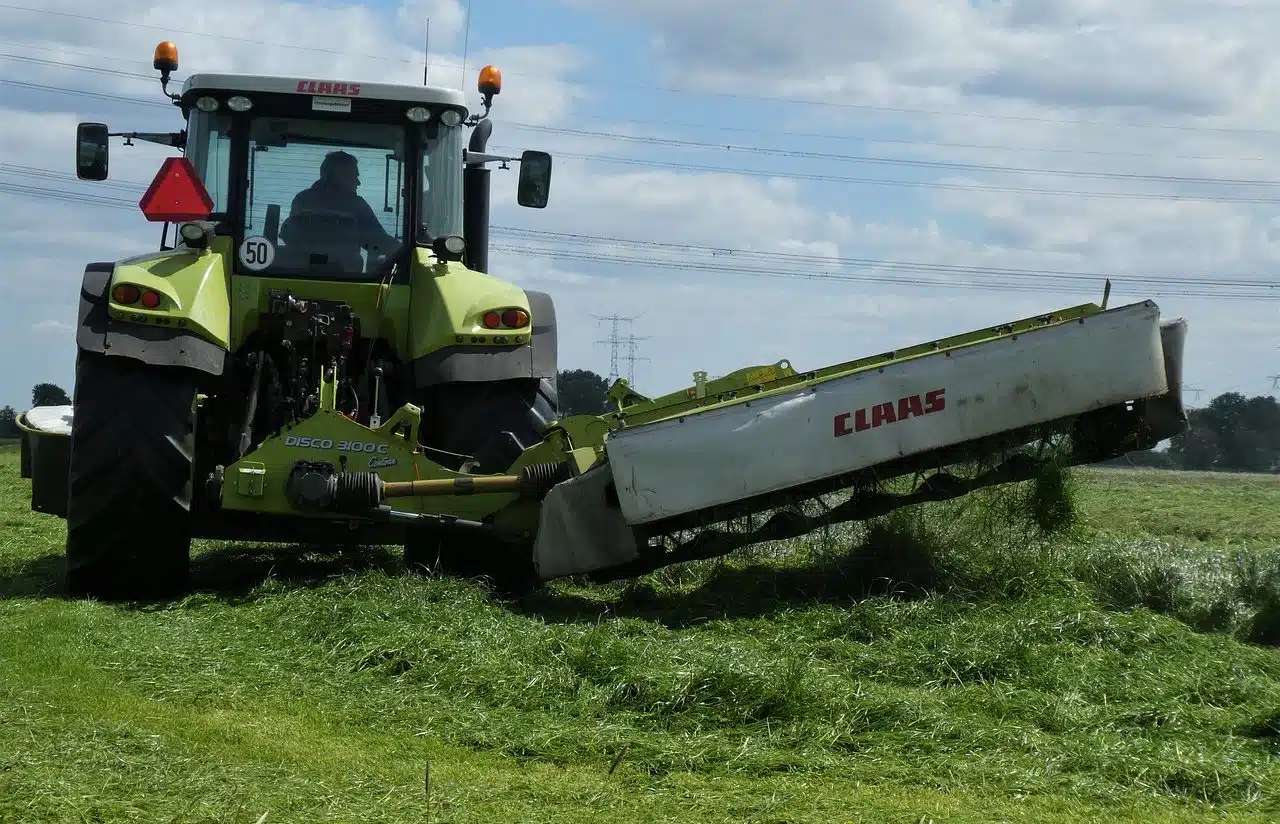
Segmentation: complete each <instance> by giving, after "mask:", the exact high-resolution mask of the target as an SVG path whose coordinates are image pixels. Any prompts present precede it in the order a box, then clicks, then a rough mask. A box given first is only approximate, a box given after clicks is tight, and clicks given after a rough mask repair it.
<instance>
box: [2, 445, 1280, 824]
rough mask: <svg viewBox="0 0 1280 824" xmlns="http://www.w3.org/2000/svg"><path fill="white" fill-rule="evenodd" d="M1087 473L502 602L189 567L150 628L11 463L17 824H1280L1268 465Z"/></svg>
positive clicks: (314, 563) (226, 559)
mask: <svg viewBox="0 0 1280 824" xmlns="http://www.w3.org/2000/svg"><path fill="white" fill-rule="evenodd" d="M1070 485H1071V487H1070V489H1069V490H1068V491H1069V492H1071V493H1072V498H1071V500H1074V503H1075V514H1076V520H1075V523H1074V525H1072V526H1070V527H1068V528H1066V529H1055V530H1054V531H1052V532H1046V530H1045V529H1044V525H1043V524H1041V525H1040V526H1037V524H1036V522H1035V519H1034V518H1030V517H1028V512H1029V511H1030V510H1031V509H1033V508H1034V506H1035V505H1036V501H1037V500H1039V499H1038V498H1037V497H1036V494H1035V493H1037V492H1044V490H1038V489H1035V488H1032V487H1030V486H1028V487H1027V488H1022V489H1016V490H1004V491H1002V492H1000V493H985V494H982V495H978V496H973V497H971V498H969V499H966V500H965V501H963V502H961V503H953V504H949V505H946V506H937V507H933V508H926V509H921V510H913V511H911V512H910V513H909V514H908V515H905V516H902V517H897V518H890V519H887V520H886V521H884V522H882V523H877V524H874V525H871V526H870V527H866V528H864V527H858V528H850V529H848V530H845V531H843V532H841V533H839V534H835V535H829V536H814V538H813V539H812V540H809V541H806V542H797V543H795V544H791V545H789V546H785V547H777V546H766V547H761V548H759V549H758V550H757V551H755V552H754V553H752V554H751V555H749V556H744V557H742V558H738V559H735V560H734V561H733V562H721V563H708V564H702V565H699V566H697V567H695V568H686V569H679V570H670V571H667V572H665V573H662V574H657V575H654V576H650V577H649V578H646V579H644V580H641V581H637V582H632V583H630V584H619V585H613V586H609V587H595V588H592V587H586V586H576V585H568V584H561V585H556V586H554V587H551V588H549V589H548V590H545V591H543V592H540V593H538V594H536V595H533V596H530V597H529V598H527V599H524V600H522V601H520V602H516V603H507V602H502V601H498V600H495V599H493V598H491V597H490V596H489V595H488V594H487V593H486V591H485V590H484V588H482V587H481V586H480V585H478V584H472V583H467V582H457V581H448V580H427V579H424V578H419V577H412V576H406V575H404V574H402V573H401V571H400V569H399V566H398V558H397V556H396V554H395V553H389V552H388V553H383V552H372V551H371V552H366V553H363V554H361V553H352V554H349V555H343V554H322V553H312V552H307V551H305V550H302V549H290V548H273V549H262V548H256V547H235V546H202V547H201V548H200V554H199V555H198V556H197V558H196V568H197V575H198V591H197V592H195V593H194V594H192V595H191V596H190V597H188V598H186V599H183V600H181V601H177V602H173V603H166V604H160V605H148V606H145V607H143V606H111V605H103V604H97V603H89V602H78V601H68V600H65V599H62V598H60V597H58V595H57V588H58V586H59V577H60V552H61V542H62V535H63V531H62V524H61V522H60V521H56V520H52V519H48V518H45V517H42V516H36V515H33V514H31V513H30V512H29V510H28V492H27V487H26V485H25V484H24V483H22V482H21V481H20V480H19V479H18V477H17V454H16V452H13V451H7V452H0V523H3V530H2V531H0V598H3V600H2V601H0V626H2V627H3V630H2V631H0V673H2V675H0V822H4V824H8V823H9V822H15V823H16V822H24V823H25V822H45V821H58V822H99V821H101V822H111V821H146V822H160V821H164V822H168V821H183V822H256V821H258V820H259V818H260V817H261V816H262V815H263V813H267V814H268V815H267V818H266V822H320V821H326V822H327V821H333V822H338V821H341V822H421V821H432V822H446V821H448V822H506V821H511V822H515V821H521V822H534V821H548V822H550V821H556V822H595V821H620V822H622V821H625V822H628V824H638V823H639V822H649V821H734V822H747V821H751V822H800V821H803V822H815V823H816V822H823V823H824V824H826V823H828V822H829V823H831V824H836V822H850V821H866V822H899V821H900V822H911V823H912V824H916V822H922V821H925V822H928V821H932V822H939V824H941V822H997V821H1028V822H1030V821H1036V822H1082V821H1258V822H1264V821H1271V822H1274V821H1276V820H1280V800H1278V799H1280V757H1278V756H1280V477H1258V476H1242V475H1230V476H1214V475H1193V474H1173V473H1158V472H1141V471H1123V470H1092V471H1087V472H1077V473H1075V474H1073V475H1072V476H1071V477H1070ZM1046 494H1047V493H1046ZM1041 497H1043V496H1041ZM1059 514H1062V513H1061V512H1060V513H1059ZM888 582H893V585H892V586H890V585H889V584H888ZM428 760H430V763H431V766H432V781H431V794H430V798H429V799H428V797H427V796H426V794H425V793H424V789H423V777H424V767H425V765H426V763H427V761H428Z"/></svg>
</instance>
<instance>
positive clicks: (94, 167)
mask: <svg viewBox="0 0 1280 824" xmlns="http://www.w3.org/2000/svg"><path fill="white" fill-rule="evenodd" d="M107 152H108V137H107V127H106V124H104V123H80V124H78V125H77V126H76V177H78V178H80V179H81V180H106V179H107Z"/></svg>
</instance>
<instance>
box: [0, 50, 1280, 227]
mask: <svg viewBox="0 0 1280 824" xmlns="http://www.w3.org/2000/svg"><path fill="white" fill-rule="evenodd" d="M0 59H6V60H17V61H28V62H33V63H37V64H39V65H44V66H58V67H63V68H69V69H75V70H77V71H89V72H101V73H106V74H111V75H114V76H121V77H129V78H136V79H140V80H149V81H154V79H155V78H154V77H153V76H151V75H147V74H142V73H138V72H126V71H121V70H115V69H108V68H103V67H98V66H88V65H81V64H75V63H68V62H65V61H58V60H44V59H41V58H35V57H29V56H27V55H17V54H12V53H7V52H0ZM3 82H7V83H12V84H14V85H28V84H25V83H24V82H22V81H3ZM30 85H31V86H33V87H37V88H42V89H43V90H45V91H54V92H73V93H74V92H77V91H80V90H73V89H65V88H63V87H58V86H43V87H42V86H40V84H30ZM89 94H92V93H89ZM112 99H118V98H116V97H115V96H112ZM136 102H138V103H144V104H150V105H156V106H166V107H168V106H169V104H168V103H167V102H164V101H160V100H158V99H157V100H142V99H137V100H136ZM506 125H509V126H511V127H513V128H516V129H521V130H525V131H532V132H538V133H545V134H558V135H565V136H572V137H590V138H598V139H602V140H610V141H615V142H625V143H632V144H641V145H647V146H663V147H672V148H684V149H697V150H702V151H715V152H722V153H734V154H748V155H761V156H772V157H782V158H789V159H797V160H815V161H828V162H835V163H856V164H868V165H883V166H900V167H907V168H917V169H935V170H952V171H966V172H986V173H996V174H1014V175H1018V174H1021V175H1041V176H1050V177H1067V178H1084V179H1098V180H1125V181H1138V182H1149V183H1166V184H1179V185H1216V186H1280V180H1259V179H1250V178H1217V177H1195V176H1186V175H1156V174H1139V173H1135V172H1108V171H1091V170H1088V169H1049V168H1040V167H1019V166H1001V165H995V164H982V163H961V162H958V161H944V160H924V159H919V158H901V157H879V156H875V155H855V154H845V153H838V152H814V151H806V150H802V149H780V148H772V147H765V146H753V145H747V144H722V143H711V142H708V141H698V140H685V139H679V138H668V137H657V136H652V135H629V134H621V133H619V132H610V131H600V130H590V129H570V128H565V127H561V126H545V125H540V124H533V123H520V122H514V121H513V122H509V123H507V124H506ZM904 142H909V141H904ZM558 154H560V155H561V156H565V157H577V158H578V159H601V160H607V161H608V162H623V161H624V160H626V161H627V162H631V160H630V159H621V158H607V157H605V156H603V155H576V156H575V155H571V154H567V153H558ZM635 162H639V161H635ZM661 165H663V166H666V165H667V164H666V163H663V164H661ZM676 167H677V168H678V165H677V166H676ZM692 168H695V169H698V170H701V169H699V167H692ZM707 170H719V171H733V172H735V173H745V172H744V171H741V170H738V169H736V168H730V169H711V168H708V169H707ZM765 174H768V175H770V176H775V175H776V176H782V177H787V176H791V174H792V173H786V172H777V173H774V172H765ZM805 179H815V180H824V181H829V182H836V181H840V182H852V183H889V184H894V185H915V186H933V185H935V182H933V181H883V180H867V179H861V178H854V179H848V178H839V177H833V176H830V175H813V176H808V177H807V178H805ZM936 185H938V186H943V187H946V186H955V185H959V186H960V187H961V188H964V189H971V188H975V187H974V186H973V185H965V184H936ZM998 190H999V191H1009V190H1008V189H1005V188H1001V189H998ZM1014 191H1020V189H1018V190H1014ZM1028 191H1031V192H1032V193H1036V194H1042V193H1045V192H1044V191H1043V190H1034V189H1033V190H1028ZM1061 194H1066V195H1071V196H1082V195H1083V196H1105V197H1144V198H1145V197H1153V196H1155V197H1160V198H1164V197H1170V196H1172V195H1154V194H1148V193H1124V192H1107V193H1094V192H1078V191H1067V192H1061ZM1189 199H1191V198H1189ZM1194 199H1197V200H1199V199H1211V200H1212V199H1217V198H1213V197H1208V198H1199V197H1197V198H1194ZM1241 202H1249V203H1252V202H1264V203H1271V202H1280V201H1276V200H1274V199H1266V200H1258V199H1256V198H1250V199H1242V200H1241Z"/></svg>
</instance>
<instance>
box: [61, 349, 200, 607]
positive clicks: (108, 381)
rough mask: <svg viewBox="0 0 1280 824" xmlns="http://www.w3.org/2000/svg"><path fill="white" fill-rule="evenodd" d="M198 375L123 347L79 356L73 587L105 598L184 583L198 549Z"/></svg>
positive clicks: (167, 591) (157, 594) (170, 589)
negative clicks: (194, 537) (112, 353)
mask: <svg viewBox="0 0 1280 824" xmlns="http://www.w3.org/2000/svg"><path fill="white" fill-rule="evenodd" d="M196 388H197V387H196V375H195V374H194V373H192V372H190V371H189V370H184V369H177V368H172V367H157V366H149V365H147V364H143V363H140V362H138V361H135V360H132V359H130V358H125V357H119V356H116V357H108V356H106V355H102V354H97V353H93V352H85V351H81V352H80V353H79V354H78V355H77V357H76V383H75V390H74V399H73V401H72V402H73V404H74V415H73V417H72V422H71V467H70V476H69V479H68V482H69V500H68V502H67V544H66V561H67V571H66V587H67V591H68V593H69V594H71V595H73V596H80V597H91V598H99V599H102V600H151V599H160V598H169V597H174V596H177V595H180V594H182V593H183V592H185V590H186V588H187V585H188V576H189V570H190V555H191V523H190V521H191V497H192V471H193V459H194V451H195V415H194V410H193V408H192V406H193V402H194V399H195V394H196Z"/></svg>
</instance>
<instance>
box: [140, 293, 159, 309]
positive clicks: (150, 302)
mask: <svg viewBox="0 0 1280 824" xmlns="http://www.w3.org/2000/svg"><path fill="white" fill-rule="evenodd" d="M142 305H143V306H144V307H146V308H147V309H154V308H156V307H157V306H159V305H160V295H159V294H158V293H156V292H153V291H151V290H150V289H148V290H147V291H145V292H143V293H142Z"/></svg>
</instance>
